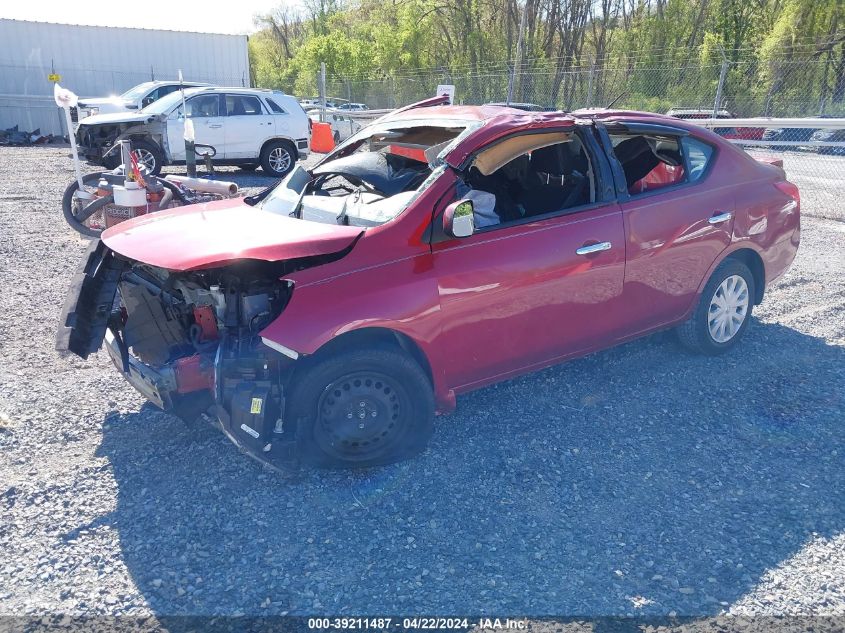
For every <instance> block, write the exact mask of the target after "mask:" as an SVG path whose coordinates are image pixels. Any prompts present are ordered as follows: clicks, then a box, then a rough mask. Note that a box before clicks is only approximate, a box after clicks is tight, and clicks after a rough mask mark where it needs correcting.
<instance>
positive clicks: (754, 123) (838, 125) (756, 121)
mask: <svg viewBox="0 0 845 633" xmlns="http://www.w3.org/2000/svg"><path fill="white" fill-rule="evenodd" d="M686 120H687V121H688V122H690V123H694V124H695V125H700V126H701V127H706V128H720V127H721V128H724V127H728V128H732V127H744V128H749V127H751V128H767V129H771V128H780V129H782V128H813V129H824V130H845V119H826V118H820V117H805V118H771V117H754V118H748V119H740V118H736V119H686ZM725 140H729V141H730V142H731V143H736V144H738V145H752V146H760V147H769V146H778V147H845V141H812V140H809V139H808V140H806V141H787V140H780V139H778V140H770V141H765V140H755V139H743V138H732V139H725Z"/></svg>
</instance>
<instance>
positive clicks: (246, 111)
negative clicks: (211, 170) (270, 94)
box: [223, 93, 277, 160]
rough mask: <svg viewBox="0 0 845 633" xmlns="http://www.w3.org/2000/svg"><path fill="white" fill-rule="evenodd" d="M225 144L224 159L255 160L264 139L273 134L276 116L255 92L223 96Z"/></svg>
mask: <svg viewBox="0 0 845 633" xmlns="http://www.w3.org/2000/svg"><path fill="white" fill-rule="evenodd" d="M225 106H226V144H225V150H224V152H223V158H226V159H237V158H254V159H256V160H257V159H258V155H259V153H260V152H261V146H262V145H263V144H264V141H265V140H267V139H268V138H270V137H272V136H274V135H275V127H274V122H275V119H276V118H277V117H275V116H273V115H272V114H270V112H269V111H268V110H267V108H266V107H265V106H264V104H263V103H261V99H259V98H258V96H256V95H250V94H238V93H231V94H226V95H225Z"/></svg>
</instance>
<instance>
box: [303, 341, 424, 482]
mask: <svg viewBox="0 0 845 633" xmlns="http://www.w3.org/2000/svg"><path fill="white" fill-rule="evenodd" d="M306 362H308V365H306V366H305V367H304V368H303V369H300V370H298V371H297V375H296V376H295V377H294V380H293V383H292V385H291V388H290V390H289V391H288V398H287V402H288V408H287V412H288V418H289V419H293V420H295V421H296V428H297V439H298V444H299V453H300V456H301V458H302V460H303V462H305V463H308V464H311V465H314V466H318V467H320V468H362V467H367V466H381V465H384V464H391V463H394V462H397V461H401V460H403V459H408V458H409V457H412V456H413V455H416V454H417V453H420V452H422V451H423V450H424V449H425V446H426V444H427V443H428V440H429V438H430V437H431V434H432V432H433V429H434V394H433V391H432V387H431V382H430V381H429V379H428V376H426V374H425V372H424V371H423V370H422V368H421V367H420V366H419V364H417V362H416V361H414V360H413V359H412V358H410V357H409V356H407V355H405V354H404V353H402V352H401V351H398V350H394V349H390V348H374V349H357V350H351V351H346V352H341V353H338V354H336V355H332V356H327V357H325V358H322V359H314V360H311V361H306ZM353 416H354V417H353ZM365 422H366V423H367V424H366V426H365Z"/></svg>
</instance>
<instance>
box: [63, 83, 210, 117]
mask: <svg viewBox="0 0 845 633" xmlns="http://www.w3.org/2000/svg"><path fill="white" fill-rule="evenodd" d="M182 85H183V86H184V87H185V88H186V89H187V88H200V87H203V86H210V85H211V84H203V83H197V82H195V81H186V82H183V84H182ZM176 90H179V82H178V81H145V82H144V83H142V84H138V85H137V86H135V87H134V88H130V89H129V90H127V91H126V92H124V93H123V94H122V95H120V96H112V97H103V98H93V97H83V98H81V99H80V100H79V103H78V104H77V113H78V114H77V117H78V118H79V119H84V118H85V117H88V116H92V115H94V114H111V113H113V112H128V111H129V110H140V109H141V108H146V107H147V106H148V105H150V104H151V103H155V102H156V101H158V100H159V99H161V98H162V97H166V96H167V95H169V94H170V93H171V92H175V91H176Z"/></svg>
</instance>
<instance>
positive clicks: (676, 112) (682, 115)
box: [666, 108, 766, 141]
mask: <svg viewBox="0 0 845 633" xmlns="http://www.w3.org/2000/svg"><path fill="white" fill-rule="evenodd" d="M666 116H670V117H673V118H676V119H686V120H690V119H697V120H701V119H712V118H713V110H702V109H695V108H672V109H671V110H669V111H668V112H667V113H666ZM716 118H717V119H736V118H738V117H737V116H736V115H735V114H734V113H732V112H728V111H727V110H718V111H717V112H716ZM765 130H766V128H762V127H717V128H714V129H713V131H714V132H715V133H716V134H718V135H719V136H721V137H722V138H726V139H741V140H745V141H759V140H761V139H762V138H763V133H764V132H765Z"/></svg>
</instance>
